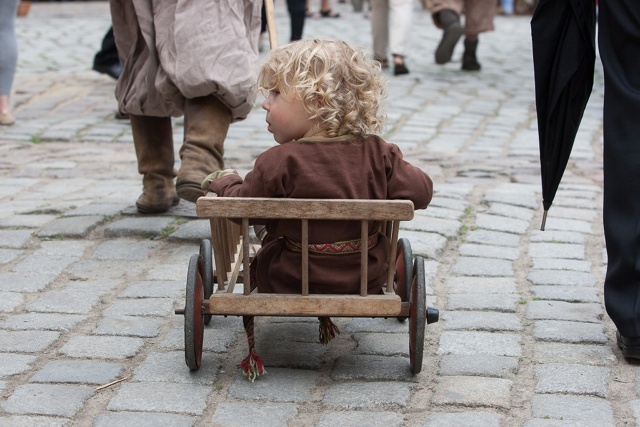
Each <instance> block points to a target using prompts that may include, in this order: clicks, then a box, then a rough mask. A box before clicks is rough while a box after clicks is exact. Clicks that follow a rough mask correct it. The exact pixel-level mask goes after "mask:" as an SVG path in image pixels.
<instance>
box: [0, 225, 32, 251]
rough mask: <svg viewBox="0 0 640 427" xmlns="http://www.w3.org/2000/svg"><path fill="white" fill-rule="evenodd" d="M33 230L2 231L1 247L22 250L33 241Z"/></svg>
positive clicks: (0, 237)
mask: <svg viewBox="0 0 640 427" xmlns="http://www.w3.org/2000/svg"><path fill="white" fill-rule="evenodd" d="M31 233H33V231H31V230H0V247H3V248H13V249H22V248H26V247H27V246H28V245H27V244H28V243H29V241H30V240H31Z"/></svg>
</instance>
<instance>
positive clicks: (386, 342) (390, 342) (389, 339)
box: [353, 333, 409, 357]
mask: <svg viewBox="0 0 640 427" xmlns="http://www.w3.org/2000/svg"><path fill="white" fill-rule="evenodd" d="M353 338H354V339H355V340H356V342H357V343H358V346H357V347H356V349H355V352H356V353H358V354H373V355H377V356H404V357H409V335H408V334H406V333H405V334H381V333H369V334H354V335H353Z"/></svg>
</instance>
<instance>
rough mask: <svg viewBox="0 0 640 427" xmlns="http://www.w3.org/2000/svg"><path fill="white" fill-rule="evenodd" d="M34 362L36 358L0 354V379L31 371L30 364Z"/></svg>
mask: <svg viewBox="0 0 640 427" xmlns="http://www.w3.org/2000/svg"><path fill="white" fill-rule="evenodd" d="M3 347H4V346H3ZM35 361H36V356H27V355H23V354H15V353H0V377H8V376H11V375H16V374H21V373H23V372H25V371H28V370H29V369H31V364H32V363H33V362H35Z"/></svg>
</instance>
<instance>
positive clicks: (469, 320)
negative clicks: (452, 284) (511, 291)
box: [440, 311, 522, 331]
mask: <svg viewBox="0 0 640 427" xmlns="http://www.w3.org/2000/svg"><path fill="white" fill-rule="evenodd" d="M440 320H441V321H442V324H443V328H444V329H445V330H468V331H520V330H522V324H521V323H520V319H519V318H518V316H517V315H515V314H512V313H493V312H488V311H445V312H444V313H443V314H442V315H441V316H440Z"/></svg>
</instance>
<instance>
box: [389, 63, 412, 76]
mask: <svg viewBox="0 0 640 427" xmlns="http://www.w3.org/2000/svg"><path fill="white" fill-rule="evenodd" d="M403 74H409V69H408V68H407V66H406V65H404V64H394V65H393V75H394V76H401V75H403Z"/></svg>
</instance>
